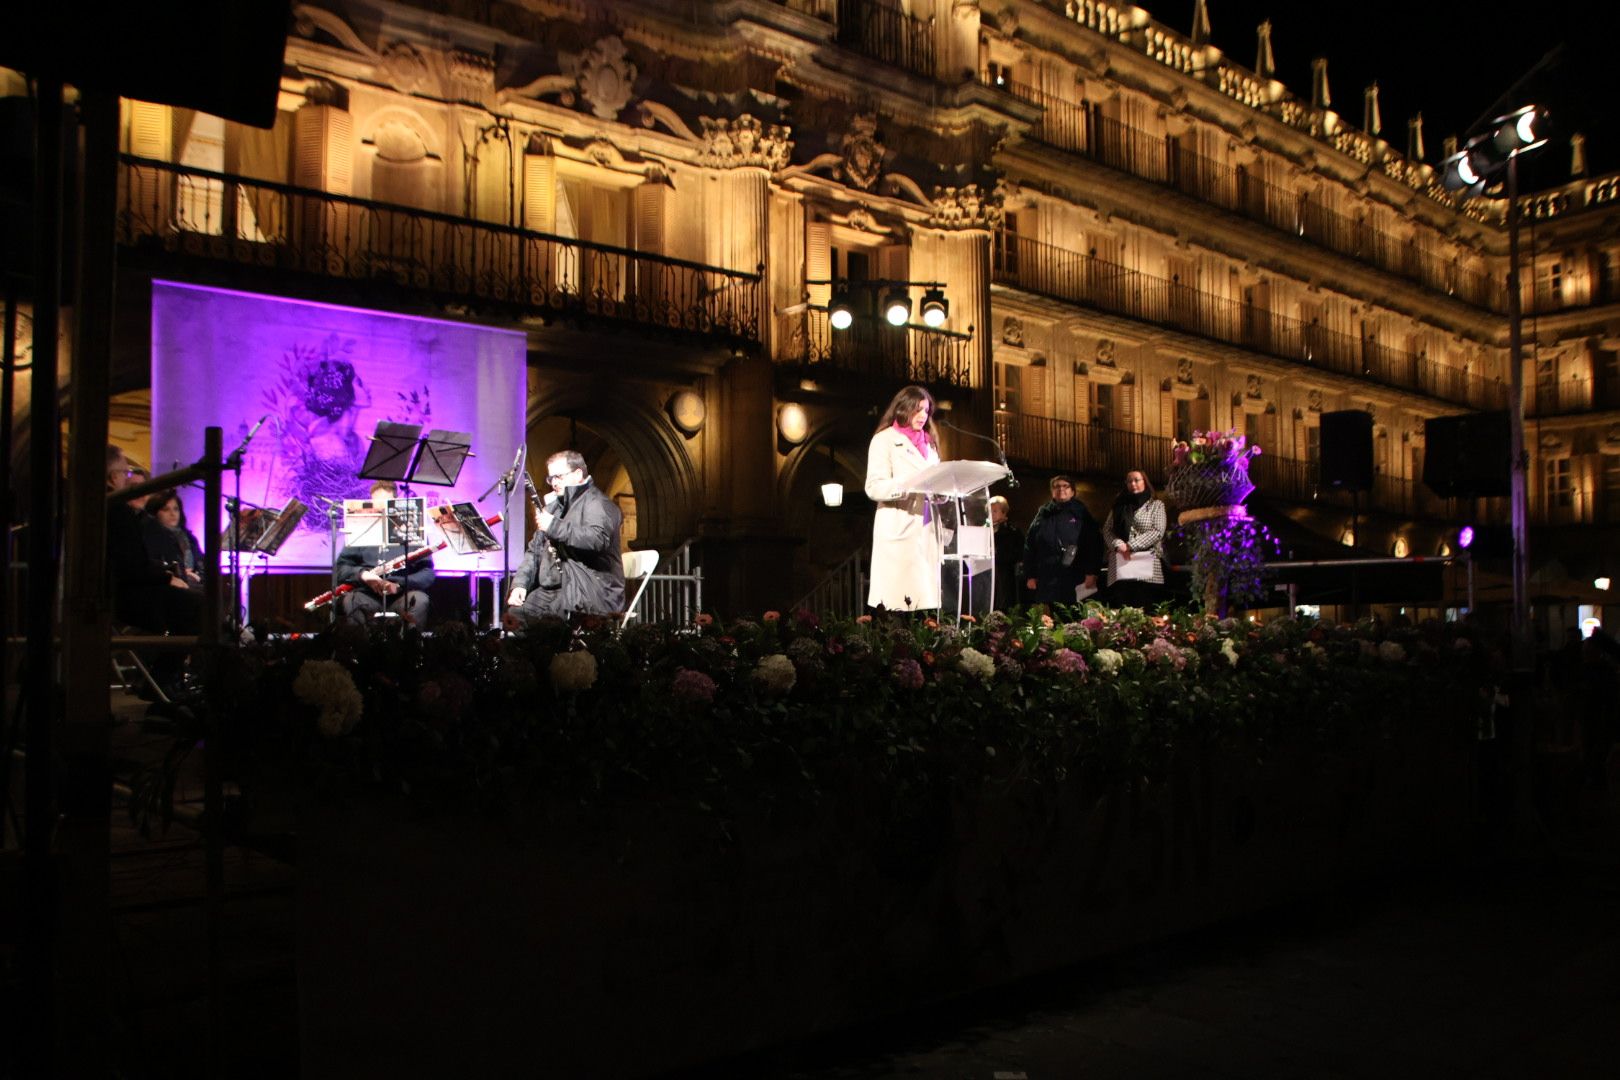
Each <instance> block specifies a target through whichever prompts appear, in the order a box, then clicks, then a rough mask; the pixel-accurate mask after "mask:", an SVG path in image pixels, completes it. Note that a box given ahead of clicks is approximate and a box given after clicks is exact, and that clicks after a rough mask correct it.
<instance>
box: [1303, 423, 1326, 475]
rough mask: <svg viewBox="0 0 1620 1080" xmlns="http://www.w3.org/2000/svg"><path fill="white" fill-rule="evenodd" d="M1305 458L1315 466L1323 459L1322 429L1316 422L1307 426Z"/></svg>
mask: <svg viewBox="0 0 1620 1080" xmlns="http://www.w3.org/2000/svg"><path fill="white" fill-rule="evenodd" d="M1305 460H1306V461H1308V462H1310V464H1311V466H1312V467H1313V468H1314V467H1315V466H1317V465H1318V464H1320V463H1321V461H1322V429H1321V428H1319V427H1317V426H1316V425H1315V424H1308V425H1306V427H1305Z"/></svg>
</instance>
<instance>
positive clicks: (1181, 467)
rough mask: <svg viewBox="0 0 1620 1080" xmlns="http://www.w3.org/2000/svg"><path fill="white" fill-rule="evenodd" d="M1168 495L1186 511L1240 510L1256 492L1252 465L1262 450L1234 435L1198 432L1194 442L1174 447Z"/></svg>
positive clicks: (1193, 437) (1173, 444) (1174, 444)
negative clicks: (1252, 493)
mask: <svg viewBox="0 0 1620 1080" xmlns="http://www.w3.org/2000/svg"><path fill="white" fill-rule="evenodd" d="M1170 450H1171V460H1170V479H1169V482H1168V483H1167V484H1166V485H1165V494H1166V495H1167V496H1168V497H1169V499H1170V501H1171V502H1173V503H1175V504H1176V506H1177V507H1178V508H1180V509H1182V510H1200V509H1204V508H1206V507H1213V506H1237V505H1238V504H1240V503H1241V502H1243V500H1244V499H1246V498H1248V497H1249V493H1250V492H1252V491H1253V490H1254V484H1253V482H1252V481H1250V479H1249V461H1250V459H1251V458H1254V457H1257V456H1258V455H1259V453H1260V448H1259V447H1258V446H1250V445H1248V439H1247V438H1246V437H1245V436H1243V435H1241V434H1239V433H1238V432H1237V431H1236V430H1235V429H1234V430H1232V431H1195V432H1193V436H1192V440H1191V441H1190V442H1179V441H1178V442H1175V443H1172V444H1171V447H1170Z"/></svg>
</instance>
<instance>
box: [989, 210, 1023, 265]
mask: <svg viewBox="0 0 1620 1080" xmlns="http://www.w3.org/2000/svg"><path fill="white" fill-rule="evenodd" d="M990 255H991V259H992V260H993V272H994V273H995V274H997V275H1001V276H1005V277H1009V278H1016V277H1017V276H1018V215H1017V214H1015V213H1008V214H1004V215H1002V221H1001V228H999V229H997V230H996V232H995V236H994V241H993V245H992V248H991V252H990Z"/></svg>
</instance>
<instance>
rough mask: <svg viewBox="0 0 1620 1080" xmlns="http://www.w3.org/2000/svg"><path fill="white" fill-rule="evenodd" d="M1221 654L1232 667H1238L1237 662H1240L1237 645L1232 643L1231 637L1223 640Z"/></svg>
mask: <svg viewBox="0 0 1620 1080" xmlns="http://www.w3.org/2000/svg"><path fill="white" fill-rule="evenodd" d="M1221 655H1222V656H1224V657H1226V662H1227V663H1228V664H1229V665H1231V666H1232V667H1237V662H1238V651H1237V646H1236V645H1234V644H1232V639H1231V638H1227V639H1226V640H1225V641H1223V642H1221Z"/></svg>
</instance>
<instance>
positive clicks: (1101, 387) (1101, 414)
mask: <svg viewBox="0 0 1620 1080" xmlns="http://www.w3.org/2000/svg"><path fill="white" fill-rule="evenodd" d="M1086 385H1087V386H1089V387H1090V388H1091V389H1090V402H1089V404H1090V410H1089V411H1090V420H1091V424H1092V426H1093V427H1104V428H1111V427H1113V426H1114V400H1115V394H1114V387H1113V386H1112V385H1111V384H1109V383H1099V382H1091V383H1087V384H1086Z"/></svg>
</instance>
